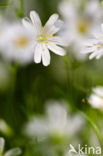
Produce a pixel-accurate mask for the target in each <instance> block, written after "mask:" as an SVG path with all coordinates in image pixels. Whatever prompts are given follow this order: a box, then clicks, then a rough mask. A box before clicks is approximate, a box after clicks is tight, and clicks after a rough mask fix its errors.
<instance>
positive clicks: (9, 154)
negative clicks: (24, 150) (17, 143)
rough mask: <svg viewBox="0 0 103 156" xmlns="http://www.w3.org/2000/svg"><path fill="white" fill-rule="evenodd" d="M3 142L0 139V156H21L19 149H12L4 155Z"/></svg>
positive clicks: (0, 138) (2, 139)
mask: <svg viewBox="0 0 103 156" xmlns="http://www.w3.org/2000/svg"><path fill="white" fill-rule="evenodd" d="M4 146H5V140H4V138H2V137H0V156H17V155H20V154H21V150H20V148H13V149H10V150H9V151H7V152H6V153H4Z"/></svg>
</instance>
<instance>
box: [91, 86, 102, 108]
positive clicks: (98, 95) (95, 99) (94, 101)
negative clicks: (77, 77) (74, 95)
mask: <svg viewBox="0 0 103 156" xmlns="http://www.w3.org/2000/svg"><path fill="white" fill-rule="evenodd" d="M92 91H93V93H92V94H91V95H90V96H89V98H88V102H89V103H90V105H91V106H92V107H94V108H98V109H103V87H102V86H98V87H96V88H93V90H92Z"/></svg>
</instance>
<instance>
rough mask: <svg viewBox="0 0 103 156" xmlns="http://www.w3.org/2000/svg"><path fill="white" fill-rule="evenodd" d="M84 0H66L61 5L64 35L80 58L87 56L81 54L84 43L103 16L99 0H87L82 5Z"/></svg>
mask: <svg viewBox="0 0 103 156" xmlns="http://www.w3.org/2000/svg"><path fill="white" fill-rule="evenodd" d="M83 2H84V1H83V0H66V1H62V2H61V3H60V6H59V10H60V13H61V15H62V16H63V19H64V21H65V30H64V32H63V33H65V35H63V36H64V38H66V40H67V41H68V43H69V44H71V47H72V49H73V51H74V52H75V53H74V54H75V56H76V58H78V59H85V58H86V55H83V54H81V49H82V46H83V43H84V41H85V40H86V39H87V37H88V36H89V35H90V34H91V33H92V32H93V30H94V29H95V27H96V26H97V25H98V23H100V21H101V19H102V17H103V9H102V7H101V4H100V2H99V1H97V0H90V1H88V0H87V1H85V5H84V6H83V7H82V5H83ZM81 8H82V9H81ZM96 12H98V14H96Z"/></svg>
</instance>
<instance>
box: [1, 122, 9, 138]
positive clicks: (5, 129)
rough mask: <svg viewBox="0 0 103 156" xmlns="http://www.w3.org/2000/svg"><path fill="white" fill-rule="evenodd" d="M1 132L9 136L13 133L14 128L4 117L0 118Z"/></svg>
mask: <svg viewBox="0 0 103 156" xmlns="http://www.w3.org/2000/svg"><path fill="white" fill-rule="evenodd" d="M0 132H1V133H3V134H5V135H7V136H8V135H11V134H12V129H11V128H10V127H9V125H8V124H7V123H6V122H5V121H4V120H3V119H0Z"/></svg>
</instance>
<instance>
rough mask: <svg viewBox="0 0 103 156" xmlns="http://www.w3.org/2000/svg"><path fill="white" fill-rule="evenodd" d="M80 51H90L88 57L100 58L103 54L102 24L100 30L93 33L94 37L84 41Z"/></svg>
mask: <svg viewBox="0 0 103 156" xmlns="http://www.w3.org/2000/svg"><path fill="white" fill-rule="evenodd" d="M82 53H90V56H89V58H90V59H93V58H96V59H100V58H101V57H102V56H103V24H101V31H98V32H96V33H94V38H92V39H88V40H87V41H86V42H84V47H83V49H82Z"/></svg>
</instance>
